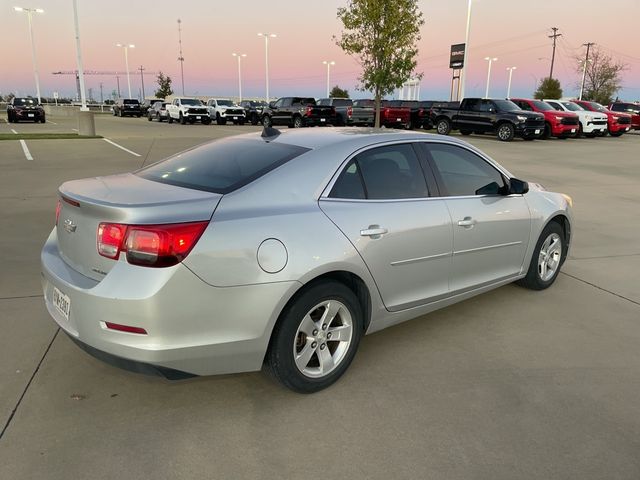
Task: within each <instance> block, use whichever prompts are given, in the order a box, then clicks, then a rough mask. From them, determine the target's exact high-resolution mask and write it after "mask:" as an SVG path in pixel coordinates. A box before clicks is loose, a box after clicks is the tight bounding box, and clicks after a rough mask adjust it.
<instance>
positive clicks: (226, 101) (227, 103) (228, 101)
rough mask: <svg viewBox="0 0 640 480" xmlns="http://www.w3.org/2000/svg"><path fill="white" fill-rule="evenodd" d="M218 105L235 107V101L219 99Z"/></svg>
mask: <svg viewBox="0 0 640 480" xmlns="http://www.w3.org/2000/svg"><path fill="white" fill-rule="evenodd" d="M218 105H222V106H223V107H233V102H232V101H231V100H218Z"/></svg>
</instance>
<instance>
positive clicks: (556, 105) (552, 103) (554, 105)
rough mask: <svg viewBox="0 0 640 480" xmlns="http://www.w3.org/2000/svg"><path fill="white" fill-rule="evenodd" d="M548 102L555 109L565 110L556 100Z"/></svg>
mask: <svg viewBox="0 0 640 480" xmlns="http://www.w3.org/2000/svg"><path fill="white" fill-rule="evenodd" d="M547 103H548V104H549V105H550V106H551V107H552V108H553V109H555V110H558V111H560V112H561V111H563V110H564V109H563V108H562V107H561V106H560V104H559V103H556V102H547Z"/></svg>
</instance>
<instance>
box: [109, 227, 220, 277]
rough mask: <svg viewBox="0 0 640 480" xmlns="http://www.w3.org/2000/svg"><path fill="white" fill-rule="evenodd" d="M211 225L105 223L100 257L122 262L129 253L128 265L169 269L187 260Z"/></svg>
mask: <svg viewBox="0 0 640 480" xmlns="http://www.w3.org/2000/svg"><path fill="white" fill-rule="evenodd" d="M208 224H209V222H194V223H176V224H167V225H122V224H113V223H101V224H100V226H99V227H98V253H100V255H102V256H104V257H107V258H111V259H114V260H116V259H118V258H119V256H120V252H126V254H127V262H129V263H131V264H133V265H142V266H146V267H169V266H171V265H175V264H177V263H180V262H181V261H182V260H184V259H185V258H186V256H187V255H188V254H189V252H190V251H191V249H192V248H193V246H194V245H195V244H196V242H197V241H198V239H199V238H200V236H201V235H202V232H204V229H205V228H206V227H207V225H208Z"/></svg>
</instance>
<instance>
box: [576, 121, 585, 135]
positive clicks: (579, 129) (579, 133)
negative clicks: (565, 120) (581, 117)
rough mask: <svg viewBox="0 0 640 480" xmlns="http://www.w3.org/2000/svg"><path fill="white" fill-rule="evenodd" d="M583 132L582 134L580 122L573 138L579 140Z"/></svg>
mask: <svg viewBox="0 0 640 480" xmlns="http://www.w3.org/2000/svg"><path fill="white" fill-rule="evenodd" d="M582 135H583V132H582V122H580V123H578V131H577V132H576V136H575V138H580V137H582Z"/></svg>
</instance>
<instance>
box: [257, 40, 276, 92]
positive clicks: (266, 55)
mask: <svg viewBox="0 0 640 480" xmlns="http://www.w3.org/2000/svg"><path fill="white" fill-rule="evenodd" d="M258 36H259V37H264V67H265V68H264V71H265V81H266V101H267V103H269V38H275V37H276V36H277V35H276V34H275V33H258Z"/></svg>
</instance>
